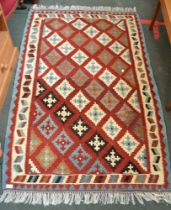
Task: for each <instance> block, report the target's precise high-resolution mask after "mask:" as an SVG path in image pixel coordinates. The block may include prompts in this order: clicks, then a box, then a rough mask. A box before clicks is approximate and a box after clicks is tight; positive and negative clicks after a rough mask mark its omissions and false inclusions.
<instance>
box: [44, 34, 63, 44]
mask: <svg viewBox="0 0 171 210" xmlns="http://www.w3.org/2000/svg"><path fill="white" fill-rule="evenodd" d="M47 40H48V42H49V43H50V44H51V45H52V46H54V47H55V46H56V45H58V44H59V43H60V42H61V41H62V38H61V37H60V36H59V35H58V34H57V33H53V34H52V35H51V36H50V37H49V38H48V39H47Z"/></svg>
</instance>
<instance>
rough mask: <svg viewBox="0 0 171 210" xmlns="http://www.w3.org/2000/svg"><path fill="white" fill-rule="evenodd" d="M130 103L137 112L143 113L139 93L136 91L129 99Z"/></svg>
mask: <svg viewBox="0 0 171 210" xmlns="http://www.w3.org/2000/svg"><path fill="white" fill-rule="evenodd" d="M128 103H129V104H130V105H131V106H132V107H133V108H134V109H135V110H136V111H137V112H141V108H140V103H139V98H138V92H137V91H135V92H134V93H133V94H132V95H131V97H130V98H129V99H128Z"/></svg>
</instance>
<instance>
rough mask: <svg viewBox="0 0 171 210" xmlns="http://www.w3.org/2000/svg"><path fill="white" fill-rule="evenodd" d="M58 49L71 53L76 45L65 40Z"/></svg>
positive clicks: (64, 52)
mask: <svg viewBox="0 0 171 210" xmlns="http://www.w3.org/2000/svg"><path fill="white" fill-rule="evenodd" d="M58 49H59V50H60V51H61V52H62V53H63V54H64V55H69V54H70V53H71V52H72V51H73V50H74V47H73V46H72V45H71V44H70V43H69V42H68V41H66V42H64V43H63V44H62V45H60V46H59V47H58Z"/></svg>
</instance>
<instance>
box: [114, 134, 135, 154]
mask: <svg viewBox="0 0 171 210" xmlns="http://www.w3.org/2000/svg"><path fill="white" fill-rule="evenodd" d="M118 144H119V145H120V147H121V148H122V149H123V150H124V151H125V152H126V153H128V154H129V155H131V154H132V153H133V152H134V151H135V149H136V148H137V146H138V145H139V142H138V141H137V140H136V139H135V138H134V137H133V136H132V135H131V134H130V133H129V132H128V131H127V132H126V133H125V135H124V136H123V137H122V138H121V139H120V140H119V141H118Z"/></svg>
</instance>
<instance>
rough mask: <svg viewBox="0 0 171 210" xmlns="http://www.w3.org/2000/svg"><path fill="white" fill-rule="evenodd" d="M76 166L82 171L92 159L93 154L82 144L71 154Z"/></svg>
mask: <svg viewBox="0 0 171 210" xmlns="http://www.w3.org/2000/svg"><path fill="white" fill-rule="evenodd" d="M69 159H70V160H71V161H72V163H73V164H74V166H75V167H76V168H77V169H78V170H79V171H80V170H82V169H83V168H84V167H85V166H86V165H87V163H88V162H89V161H90V160H91V156H90V155H89V154H88V152H86V151H85V150H84V149H83V148H82V146H81V145H79V146H78V147H77V148H76V150H74V152H73V153H72V154H71V155H70V156H69Z"/></svg>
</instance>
